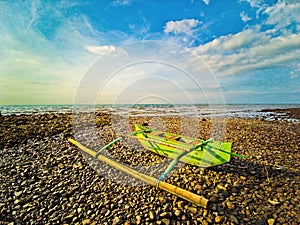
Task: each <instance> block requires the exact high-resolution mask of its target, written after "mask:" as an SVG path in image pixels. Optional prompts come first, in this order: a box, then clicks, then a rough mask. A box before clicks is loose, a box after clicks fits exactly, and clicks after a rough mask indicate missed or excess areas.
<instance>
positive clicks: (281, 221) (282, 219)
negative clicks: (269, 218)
mask: <svg viewBox="0 0 300 225" xmlns="http://www.w3.org/2000/svg"><path fill="white" fill-rule="evenodd" d="M277 220H278V222H279V223H285V219H284V218H283V217H280V218H278V219H277Z"/></svg>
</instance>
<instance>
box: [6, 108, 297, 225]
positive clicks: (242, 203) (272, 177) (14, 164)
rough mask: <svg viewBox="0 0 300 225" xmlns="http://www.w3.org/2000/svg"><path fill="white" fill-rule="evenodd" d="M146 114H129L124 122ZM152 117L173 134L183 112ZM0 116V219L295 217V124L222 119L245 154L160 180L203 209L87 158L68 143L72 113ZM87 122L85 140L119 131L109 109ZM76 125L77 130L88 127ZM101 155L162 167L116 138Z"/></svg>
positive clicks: (155, 170)
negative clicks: (190, 195)
mask: <svg viewBox="0 0 300 225" xmlns="http://www.w3.org/2000/svg"><path fill="white" fill-rule="evenodd" d="M297 110H299V109H297ZM297 110H296V111H297ZM280 112H281V111H280ZM298 112H299V111H298ZM291 113H293V115H296V114H295V111H294V110H293V111H291ZM151 119H152V118H151V117H134V118H130V126H131V125H132V124H134V123H150V124H151ZM159 119H160V120H161V121H163V123H164V126H165V129H167V130H168V131H170V132H175V133H176V132H177V133H178V131H180V130H181V129H183V128H182V124H181V122H180V118H169V117H159ZM160 120H159V121H160ZM159 121H158V122H159ZM161 121H160V122H161ZM197 121H198V122H199V127H200V128H201V129H199V131H198V133H196V134H195V133H193V130H191V131H189V130H186V131H185V132H187V133H189V132H190V133H191V135H195V136H199V137H203V138H208V137H209V135H210V131H211V124H212V119H208V118H205V119H202V118H201V119H197ZM0 122H1V123H0V124H1V125H0V129H1V130H0V134H1V138H0V139H1V142H0V158H1V160H0V176H1V182H2V189H1V191H0V214H1V215H2V217H1V218H0V224H9V223H10V222H14V223H15V224H21V223H27V224H46V223H51V224H63V223H67V224H115V225H117V224H126V225H128V224H155V223H160V224H174V223H175V224H176V223H178V222H179V223H180V224H201V223H202V224H270V223H271V222H272V221H273V220H274V221H275V223H276V224H299V223H300V217H299V215H300V207H299V205H300V204H299V202H300V197H299V196H300V188H299V187H300V170H299V168H300V152H299V146H298V144H299V143H298V140H300V124H299V123H294V122H286V121H278V120H274V121H267V120H259V119H241V118H231V119H226V127H225V130H224V139H225V140H226V141H231V142H233V149H232V151H233V152H234V153H239V154H244V155H246V156H247V158H246V159H245V160H242V159H237V158H234V157H232V159H231V161H230V162H229V163H227V164H223V165H221V166H217V167H213V168H207V169H204V170H203V169H200V168H198V167H194V166H189V165H183V164H180V165H179V166H178V167H176V168H175V172H174V173H172V176H169V177H168V179H167V182H169V183H171V184H174V185H176V186H180V187H181V188H184V189H187V190H189V191H192V192H194V193H196V194H199V195H203V196H204V197H206V198H207V199H209V201H210V204H209V208H208V209H207V210H206V209H203V208H201V207H196V206H194V205H192V204H191V203H189V202H186V201H184V200H182V199H180V198H178V197H175V196H172V195H169V194H167V193H166V192H164V191H162V190H159V189H157V188H155V187H150V186H147V185H142V184H141V183H140V182H138V181H136V180H134V179H132V178H130V177H127V176H126V175H124V174H122V173H120V172H118V171H115V170H114V169H112V168H110V167H108V166H106V165H103V164H101V163H100V164H99V162H96V161H95V160H93V159H91V158H89V157H88V156H86V155H84V154H83V153H82V152H81V151H80V150H79V149H78V148H76V147H75V146H73V145H71V144H70V143H68V142H67V138H68V137H74V127H73V125H74V124H73V121H72V115H71V114H57V113H56V114H43V115H20V116H1V117H0ZM79 122H80V121H79ZM94 122H95V124H94V125H95V126H94V127H95V130H96V131H97V132H98V133H97V135H99V136H97V137H94V136H89V135H87V137H84V136H82V141H85V142H86V144H88V145H89V146H90V147H92V148H97V147H98V145H101V143H100V142H103V143H108V142H109V141H111V140H112V139H114V138H115V137H116V136H117V134H116V132H115V131H116V130H115V128H114V127H112V125H114V124H117V122H118V121H112V119H111V118H110V116H109V115H108V114H103V113H97V114H96V117H95V121H94ZM127 122H128V121H127ZM155 122H156V123H157V121H154V123H155ZM188 123H191V127H192V125H193V123H195V119H193V120H188V121H187V122H186V124H187V125H188ZM75 124H76V123H75ZM82 126H83V127H82V132H83V133H85V132H88V131H89V130H90V128H91V127H89V126H86V127H84V124H83V125H82ZM121 128H124V129H125V126H123V127H122V126H121ZM76 132H77V131H76ZM99 137H101V138H100V139H99ZM97 143H98V144H97ZM132 145H133V146H132ZM107 154H110V156H111V157H113V158H114V159H116V160H119V161H121V162H123V163H126V164H128V165H130V166H133V167H136V168H137V169H141V170H142V171H143V172H145V173H150V174H153V176H158V175H159V173H160V172H162V167H164V166H166V165H167V164H164V163H163V162H164V160H165V159H164V158H163V157H160V156H157V155H155V154H153V153H150V152H148V151H144V150H143V149H142V148H141V147H140V146H138V145H135V143H119V144H116V145H114V146H113V148H112V149H109V150H108V151H107ZM157 163H158V166H155V165H157ZM112 178H114V179H115V180H113V179H112ZM116 181H118V182H116ZM124 181H127V183H126V182H124ZM133 184H135V186H134V185H133Z"/></svg>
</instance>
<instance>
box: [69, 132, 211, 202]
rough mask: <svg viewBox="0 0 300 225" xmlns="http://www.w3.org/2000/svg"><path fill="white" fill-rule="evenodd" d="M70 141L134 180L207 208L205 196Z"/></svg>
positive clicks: (71, 140)
mask: <svg viewBox="0 0 300 225" xmlns="http://www.w3.org/2000/svg"><path fill="white" fill-rule="evenodd" d="M68 140H69V142H71V143H72V144H74V145H76V146H77V147H78V148H80V149H81V150H83V151H84V152H86V153H88V154H89V155H91V156H93V157H95V158H97V159H98V160H100V161H102V162H104V163H106V164H108V165H109V166H111V167H114V168H115V169H118V170H120V171H122V172H125V173H126V174H128V175H130V176H132V177H134V178H137V179H139V180H141V181H143V182H145V183H147V184H150V185H152V186H154V187H159V188H161V189H163V190H165V191H167V192H169V193H171V194H174V195H177V196H178V197H180V198H183V199H185V200H187V201H189V202H191V203H194V204H195V205H198V206H202V207H204V208H206V207H207V203H208V200H207V199H206V198H204V197H203V196H199V195H196V194H194V193H192V192H189V191H187V190H184V189H182V188H180V187H176V186H174V185H172V184H169V183H167V182H164V181H160V180H158V179H156V178H154V177H151V176H148V175H145V174H142V173H139V172H137V171H135V170H134V169H131V168H130V167H128V166H125V165H122V164H119V163H117V162H115V161H113V160H111V159H109V158H107V157H105V156H104V155H102V154H97V152H95V151H93V150H91V149H89V148H87V147H85V146H84V145H82V144H80V143H79V142H77V141H75V140H73V139H71V138H69V139H68Z"/></svg>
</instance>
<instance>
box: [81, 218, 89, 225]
mask: <svg viewBox="0 0 300 225" xmlns="http://www.w3.org/2000/svg"><path fill="white" fill-rule="evenodd" d="M90 223H91V220H90V219H85V220H82V221H81V224H82V225H87V224H90Z"/></svg>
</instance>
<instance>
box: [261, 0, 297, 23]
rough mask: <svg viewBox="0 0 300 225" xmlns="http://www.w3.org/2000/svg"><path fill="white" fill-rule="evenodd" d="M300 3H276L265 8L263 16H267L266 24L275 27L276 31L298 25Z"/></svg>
mask: <svg viewBox="0 0 300 225" xmlns="http://www.w3.org/2000/svg"><path fill="white" fill-rule="evenodd" d="M299 12H300V2H298V3H294V4H286V3H285V2H280V3H277V4H275V5H273V6H270V7H268V8H266V9H265V10H264V11H263V14H265V15H267V16H268V18H267V20H266V22H265V23H266V24H268V25H275V28H276V29H282V28H285V27H287V26H290V25H291V24H292V23H295V24H298V26H299V23H300V16H299Z"/></svg>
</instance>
